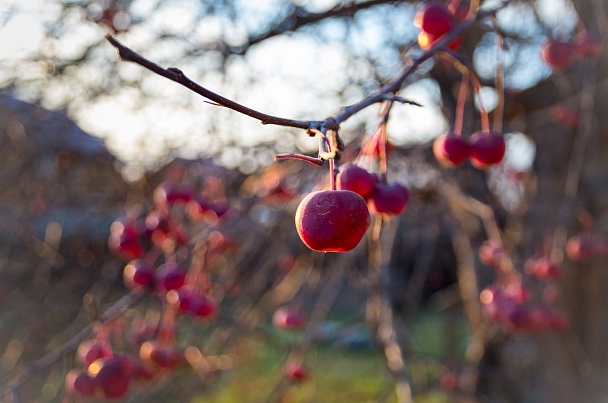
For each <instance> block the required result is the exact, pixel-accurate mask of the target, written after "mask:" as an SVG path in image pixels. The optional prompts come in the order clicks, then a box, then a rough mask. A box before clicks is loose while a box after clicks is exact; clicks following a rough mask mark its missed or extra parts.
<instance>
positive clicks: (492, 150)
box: [433, 131, 506, 169]
mask: <svg viewBox="0 0 608 403" xmlns="http://www.w3.org/2000/svg"><path fill="white" fill-rule="evenodd" d="M505 151H506V144H505V139H504V137H503V135H502V133H499V132H495V131H479V132H477V133H475V134H473V135H472V136H471V137H470V138H469V139H466V138H464V137H462V136H461V135H459V134H456V133H454V132H450V133H447V134H445V135H443V136H441V137H438V138H437V139H436V140H435V142H434V143H433V154H435V158H437V161H439V162H440V163H441V164H442V165H444V166H448V167H451V166H455V165H460V164H462V163H463V162H464V161H466V160H467V159H468V160H469V161H470V162H471V164H473V166H475V167H476V168H479V169H485V168H488V167H490V166H492V165H496V164H499V163H500V162H501V161H502V159H503V157H504V155H505Z"/></svg>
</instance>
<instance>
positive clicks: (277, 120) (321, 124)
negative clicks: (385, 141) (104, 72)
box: [106, 1, 509, 130]
mask: <svg viewBox="0 0 608 403" xmlns="http://www.w3.org/2000/svg"><path fill="white" fill-rule="evenodd" d="M508 3H509V1H505V2H503V3H502V4H500V5H499V6H497V7H496V8H494V9H492V10H487V11H484V12H480V13H478V15H477V17H476V18H475V19H471V20H468V21H465V22H463V23H461V24H459V25H457V26H456V27H454V29H453V30H452V31H450V32H449V33H447V34H445V35H443V36H442V37H441V38H440V39H439V40H438V41H436V42H435V43H434V44H433V46H432V47H431V48H430V49H428V50H427V51H426V52H424V53H423V54H422V55H420V56H419V57H418V58H416V59H411V60H410V61H409V62H408V63H407V65H406V66H404V68H403V69H402V71H401V72H400V73H399V74H398V75H397V76H396V77H394V78H393V79H392V80H390V81H389V82H388V83H386V84H385V85H384V86H382V88H380V89H379V90H377V91H376V92H374V93H372V94H371V95H369V96H367V97H366V98H364V99H362V100H361V101H359V102H357V103H355V104H352V105H350V106H347V107H344V108H342V109H341V110H340V111H339V112H338V114H336V115H335V116H333V117H329V118H327V119H325V120H319V121H314V120H313V121H306V120H296V119H287V118H282V117H277V116H273V115H268V114H265V113H262V112H259V111H256V110H254V109H251V108H248V107H246V106H244V105H241V104H239V103H238V102H235V101H233V100H231V99H228V98H226V97H223V96H221V95H219V94H216V93H214V92H212V91H210V90H208V89H207V88H205V87H203V86H201V85H199V84H197V83H195V82H194V81H192V80H191V79H189V78H188V77H187V76H186V75H185V74H184V73H183V72H182V71H181V70H180V69H178V68H175V67H169V68H167V69H165V68H162V67H160V66H159V65H157V64H156V63H153V62H151V61H150V60H148V59H146V58H145V57H143V56H141V55H140V54H138V53H137V52H135V51H133V50H131V49H129V48H128V47H126V46H125V45H123V44H122V43H120V42H119V41H118V40H116V38H114V37H113V36H111V35H107V36H106V39H107V40H108V42H110V44H111V45H112V46H114V47H115V48H116V49H117V50H118V54H119V56H120V58H121V59H122V60H124V61H129V62H133V63H136V64H139V65H140V66H142V67H144V68H146V69H148V70H150V71H152V72H154V73H156V74H158V75H160V76H162V77H165V78H167V79H169V80H171V81H174V82H176V83H178V84H181V85H183V86H184V87H186V88H188V89H189V90H191V91H193V92H195V93H197V94H199V95H201V96H203V97H205V98H207V99H208V100H211V101H212V102H215V103H217V104H220V105H222V106H225V107H227V108H230V109H232V110H234V111H237V112H240V113H242V114H245V115H247V116H250V117H252V118H254V119H257V120H259V121H260V122H261V123H262V124H265V125H278V126H286V127H295V128H299V129H306V130H309V129H311V128H315V129H318V130H320V129H321V128H326V129H332V130H338V129H339V127H340V124H341V123H342V122H344V121H346V120H347V119H348V118H350V117H351V116H353V115H355V114H356V113H358V112H360V111H361V110H363V109H365V108H367V107H368V106H370V105H373V104H375V103H379V102H383V101H385V100H387V97H392V98H395V93H396V92H397V91H399V90H400V89H401V87H402V86H403V83H404V82H405V80H406V79H407V78H408V77H409V76H410V75H411V74H412V73H413V72H414V71H415V70H416V68H417V67H418V66H419V65H420V64H422V63H423V62H425V61H426V60H428V59H430V58H431V57H432V56H433V55H435V54H436V53H437V51H439V50H441V49H443V48H445V46H446V45H447V44H448V43H450V42H451V41H452V40H453V39H454V38H456V37H457V36H458V35H460V34H461V33H462V32H464V31H465V30H466V29H468V28H469V27H471V26H472V25H474V24H475V23H476V22H477V21H478V20H479V19H481V18H484V17H486V16H489V15H493V14H494V13H495V12H496V11H498V10H499V9H501V8H503V7H505V6H506V5H507V4H508ZM395 100H397V99H396V98H395ZM398 101H399V102H406V103H410V104H416V103H414V102H411V101H407V100H404V99H402V98H400V99H399V100H398Z"/></svg>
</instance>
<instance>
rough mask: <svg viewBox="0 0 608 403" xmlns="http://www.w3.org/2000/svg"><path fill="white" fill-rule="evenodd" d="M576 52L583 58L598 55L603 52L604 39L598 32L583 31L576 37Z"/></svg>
mask: <svg viewBox="0 0 608 403" xmlns="http://www.w3.org/2000/svg"><path fill="white" fill-rule="evenodd" d="M574 53H575V54H576V56H578V57H580V58H581V59H590V58H595V57H598V56H599V55H600V54H601V53H602V39H601V38H600V37H599V35H597V34H590V33H588V32H582V33H580V34H578V35H577V36H576V37H575V38H574Z"/></svg>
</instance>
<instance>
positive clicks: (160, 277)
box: [156, 264, 186, 292]
mask: <svg viewBox="0 0 608 403" xmlns="http://www.w3.org/2000/svg"><path fill="white" fill-rule="evenodd" d="M185 282H186V274H185V273H184V272H183V271H182V270H181V269H180V268H179V266H177V265H174V264H164V265H162V266H160V267H159V268H158V270H157V271H156V285H157V287H158V289H159V291H161V292H163V291H164V292H167V291H169V290H177V289H179V288H181V287H182V286H183V285H184V284H185Z"/></svg>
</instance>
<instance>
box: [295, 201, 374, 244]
mask: <svg viewBox="0 0 608 403" xmlns="http://www.w3.org/2000/svg"><path fill="white" fill-rule="evenodd" d="M295 221H296V229H297V231H298V235H300V239H302V242H304V244H305V245H306V246H308V247H309V248H310V249H312V250H315V251H318V252H348V251H350V250H352V249H354V248H355V247H356V246H357V245H358V244H359V242H360V241H361V238H363V235H365V232H366V231H367V228H368V227H369V225H370V222H371V219H370V216H369V211H368V210H367V204H366V203H365V200H364V199H363V198H362V197H361V196H360V195H358V194H357V193H355V192H351V191H349V190H322V191H318V192H312V193H310V194H308V195H307V196H306V197H305V198H304V199H303V200H302V202H300V205H299V206H298V209H297V211H296V217H295Z"/></svg>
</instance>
